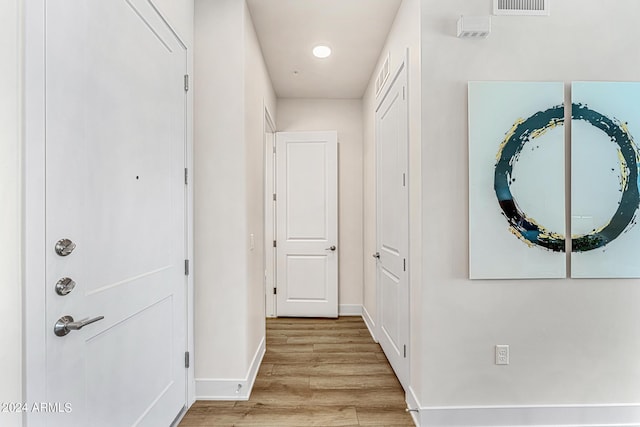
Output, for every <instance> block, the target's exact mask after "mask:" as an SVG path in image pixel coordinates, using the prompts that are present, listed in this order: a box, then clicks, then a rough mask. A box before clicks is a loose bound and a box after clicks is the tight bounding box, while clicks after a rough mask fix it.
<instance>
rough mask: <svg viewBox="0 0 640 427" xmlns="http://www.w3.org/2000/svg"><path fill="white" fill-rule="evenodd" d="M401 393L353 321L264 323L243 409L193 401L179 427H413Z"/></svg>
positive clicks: (385, 364) (360, 324)
mask: <svg viewBox="0 0 640 427" xmlns="http://www.w3.org/2000/svg"><path fill="white" fill-rule="evenodd" d="M405 408H406V404H405V400H404V391H403V389H402V387H401V386H400V383H399V382H398V380H397V378H396V377H395V375H394V373H393V371H392V369H391V366H390V365H389V362H387V359H386V358H385V356H384V353H383V352H382V350H381V348H380V346H379V345H378V344H376V343H375V342H374V341H373V340H372V339H371V335H370V334H369V331H368V330H367V327H366V326H365V324H364V322H363V321H362V318H360V317H340V318H338V319H293V318H279V319H267V351H266V353H265V356H264V359H263V361H262V365H261V367H260V370H259V372H258V376H257V378H256V382H255V385H254V387H253V391H252V393H251V397H250V399H249V400H248V401H241V402H219V401H198V402H196V403H195V404H194V405H193V406H192V407H191V409H189V411H188V412H187V414H186V415H185V417H184V419H183V420H182V422H181V423H180V427H192V426H200V427H201V426H261V427H272V426H273V427H275V426H278V427H281V426H282V427H284V426H389V427H391V426H393V427H395V426H398V427H400V426H413V425H414V424H413V421H412V419H411V416H410V415H409V414H407V412H405Z"/></svg>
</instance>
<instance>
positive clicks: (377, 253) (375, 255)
mask: <svg viewBox="0 0 640 427" xmlns="http://www.w3.org/2000/svg"><path fill="white" fill-rule="evenodd" d="M371 256H372V257H374V258H375V259H380V252H376V253H375V254H373V255H371Z"/></svg>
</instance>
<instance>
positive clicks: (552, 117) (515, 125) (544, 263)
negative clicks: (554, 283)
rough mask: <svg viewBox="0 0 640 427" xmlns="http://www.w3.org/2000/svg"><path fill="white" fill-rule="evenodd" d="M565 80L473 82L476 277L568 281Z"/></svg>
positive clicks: (472, 251)
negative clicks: (566, 279) (559, 279)
mask: <svg viewBox="0 0 640 427" xmlns="http://www.w3.org/2000/svg"><path fill="white" fill-rule="evenodd" d="M563 102H564V88H563V83H561V82H535V83H528V82H526V83H525V82H522V83H521V82H470V83H469V274H470V277H471V279H528V278H564V277H566V250H565V247H566V243H565V232H566V231H565V144H564V105H563Z"/></svg>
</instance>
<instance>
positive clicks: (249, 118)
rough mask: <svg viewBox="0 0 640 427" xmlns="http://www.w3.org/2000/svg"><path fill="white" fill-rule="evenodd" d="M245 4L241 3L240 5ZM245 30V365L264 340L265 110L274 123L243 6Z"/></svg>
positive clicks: (259, 53)
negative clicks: (250, 243) (249, 244)
mask: <svg viewBox="0 0 640 427" xmlns="http://www.w3.org/2000/svg"><path fill="white" fill-rule="evenodd" d="M243 3H244V2H243ZM244 28H245V74H244V79H245V106H244V108H245V111H244V113H245V144H246V147H247V148H246V154H247V158H246V165H247V169H246V170H247V196H246V209H247V211H248V216H247V231H248V233H249V234H247V235H245V239H246V240H247V241H249V238H250V235H251V234H253V235H254V249H253V250H251V249H250V250H249V252H248V269H249V281H248V286H249V289H248V295H247V297H248V300H247V312H248V315H249V329H248V337H247V346H248V349H249V352H248V353H247V358H248V359H247V363H250V362H251V358H253V357H254V355H255V353H256V351H257V350H258V346H259V345H260V342H261V340H262V339H263V338H264V337H265V317H266V313H265V295H264V274H265V263H264V260H265V253H264V249H265V241H264V234H265V233H264V206H265V202H264V176H265V171H264V165H265V162H264V156H265V142H264V130H265V123H264V109H265V108H266V109H267V110H268V111H269V113H270V114H271V117H272V118H273V119H274V120H276V116H275V114H276V95H275V93H274V91H273V87H272V85H271V79H270V78H269V73H268V72H267V68H266V65H265V63H264V58H263V57H262V51H261V50H260V44H259V43H258V37H257V36H256V32H255V29H254V27H253V22H252V21H251V15H250V13H249V9H248V8H247V6H246V4H245V7H244Z"/></svg>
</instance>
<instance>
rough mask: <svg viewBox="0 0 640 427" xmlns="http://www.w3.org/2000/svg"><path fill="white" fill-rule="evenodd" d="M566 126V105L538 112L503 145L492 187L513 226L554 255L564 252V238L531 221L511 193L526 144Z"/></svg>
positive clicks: (531, 241) (523, 236) (518, 126)
mask: <svg viewBox="0 0 640 427" xmlns="http://www.w3.org/2000/svg"><path fill="white" fill-rule="evenodd" d="M563 123H564V106H563V105H556V106H554V107H551V108H549V109H548V110H545V111H539V112H537V113H535V114H534V115H532V116H531V117H529V118H528V119H526V120H525V121H523V122H522V123H520V124H519V125H517V126H516V127H515V129H513V133H512V134H511V135H510V136H509V138H508V139H507V140H506V141H505V142H504V143H503V144H502V146H501V152H500V153H499V154H500V157H499V158H498V161H497V162H496V166H495V171H494V179H493V188H494V190H495V193H496V196H497V197H498V203H499V204H500V208H501V209H502V212H503V214H504V216H505V217H506V218H507V221H508V222H509V224H510V225H511V227H512V228H513V229H514V230H516V231H517V232H518V234H519V235H520V236H521V238H522V239H524V240H525V241H527V242H529V243H531V244H533V245H536V246H541V247H543V248H546V249H549V250H551V251H554V252H564V250H565V242H564V238H561V237H555V236H557V234H556V233H553V232H549V231H548V230H546V229H545V228H544V227H542V226H540V225H538V224H536V223H535V221H533V220H531V219H529V218H528V217H527V215H526V214H525V213H524V212H523V211H522V210H521V209H520V208H519V207H518V204H517V203H516V200H515V199H514V198H513V194H511V175H512V172H513V165H514V164H515V162H516V161H517V159H518V157H519V156H520V153H521V152H522V149H523V148H524V146H525V144H526V143H527V142H529V141H530V140H531V139H533V138H534V135H536V133H537V132H540V131H543V130H544V129H547V128H550V127H551V126H556V125H559V124H563Z"/></svg>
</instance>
